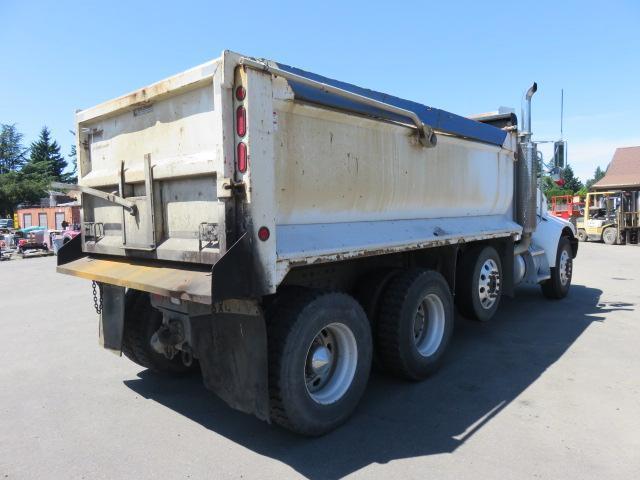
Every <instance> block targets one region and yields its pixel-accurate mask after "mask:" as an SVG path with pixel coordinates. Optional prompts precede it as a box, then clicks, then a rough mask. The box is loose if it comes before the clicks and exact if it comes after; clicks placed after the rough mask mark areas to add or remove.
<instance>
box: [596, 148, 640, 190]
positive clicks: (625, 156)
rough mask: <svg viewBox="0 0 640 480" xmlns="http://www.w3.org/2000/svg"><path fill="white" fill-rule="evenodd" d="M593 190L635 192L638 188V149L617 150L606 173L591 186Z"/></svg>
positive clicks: (639, 182) (639, 165)
mask: <svg viewBox="0 0 640 480" xmlns="http://www.w3.org/2000/svg"><path fill="white" fill-rule="evenodd" d="M592 188H593V189H594V190H620V189H622V190H637V189H639V188H640V147H625V148H617V149H616V152H615V153H614V154H613V159H612V160H611V163H610V164H609V167H608V168H607V173H606V174H605V176H604V177H602V178H601V179H600V180H599V181H597V182H596V183H594V184H593V186H592Z"/></svg>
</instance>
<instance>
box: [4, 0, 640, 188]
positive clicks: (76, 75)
mask: <svg viewBox="0 0 640 480" xmlns="http://www.w3.org/2000/svg"><path fill="white" fill-rule="evenodd" d="M306 5H307V3H305V2H301V1H297V2H266V1H261V2H250V1H242V2H233V1H228V2H214V1H211V2H206V1H188V0H183V1H179V2H178V1H174V2H162V1H146V0H141V1H136V0H129V1H127V2H121V1H115V0H114V1H111V2H105V1H104V0H102V1H100V2H96V1H92V0H83V1H81V2H80V1H65V0H58V1H55V2H44V1H36V0H30V1H26V0H0V19H1V23H0V59H1V60H0V122H2V123H17V124H18V128H19V129H20V130H21V131H22V132H23V133H24V134H25V138H26V140H27V141H28V142H30V141H32V140H33V139H34V138H35V137H36V136H37V134H38V131H39V129H40V128H41V127H42V125H47V126H49V127H50V128H51V130H52V131H53V134H54V136H55V138H56V139H57V140H58V141H59V143H60V144H61V145H62V146H63V150H64V151H65V152H68V150H69V148H70V145H71V144H72V143H73V136H72V135H71V134H70V133H69V132H68V130H70V129H73V128H74V124H73V114H74V111H75V110H76V109H82V108H86V107H89V106H92V105H95V104H97V103H99V102H101V101H104V100H106V99H109V98H112V97H115V96H119V95H121V94H124V93H127V92H129V91H131V90H134V89H136V88H139V87H142V86H144V85H146V84H149V83H152V82H154V81H157V80H160V79H162V78H164V77H167V76H169V75H172V74H174V73H177V72H179V71H182V70H184V69H187V68H190V67H192V66H195V65H197V64H199V63H202V62H205V61H207V60H209V59H211V58H214V57H217V56H218V55H219V54H220V52H221V51H222V50H224V49H231V50H235V51H238V52H241V53H245V54H247V55H251V56H258V57H266V58H271V59H274V60H278V61H280V62H283V63H288V64H290V65H295V66H297V67H300V68H304V69H307V70H311V71H314V72H317V73H320V74H323V75H326V76H329V77H333V78H338V79H340V80H344V81H348V82H351V83H355V84H358V85H361V86H364V87H368V88H373V89H377V90H381V91H383V92H388V93H392V94H395V95H398V96H401V97H404V98H409V99H411V100H416V101H419V102H422V103H425V104H427V105H431V106H434V107H439V108H443V109H445V110H449V111H451V112H454V113H458V114H462V115H466V114H473V113H478V112H485V111H490V110H495V109H497V107H499V106H510V107H515V108H517V111H518V112H519V106H520V99H521V95H522V92H523V91H524V90H525V89H526V88H527V87H528V85H529V84H530V83H531V82H532V81H533V80H535V81H537V82H538V85H539V90H538V94H537V95H536V96H535V97H534V110H533V127H534V133H535V135H536V137H537V138H538V139H555V138H557V137H558V136H559V134H560V131H559V123H560V121H559V117H560V89H561V88H564V91H565V129H564V130H565V132H564V133H565V138H566V140H567V141H568V142H569V161H570V163H571V164H572V165H573V167H574V170H576V172H577V174H578V175H579V176H581V177H583V178H586V177H589V176H591V174H592V172H593V170H594V169H595V167H596V165H600V166H603V167H604V166H606V164H607V163H608V162H609V160H610V158H611V156H612V154H613V151H614V149H615V148H616V147H617V146H629V145H640V120H639V119H640V115H639V111H640V88H639V84H640V33H639V31H638V25H640V2H638V1H637V0H635V1H620V2H618V1H608V2H589V1H583V2H571V1H567V2H561V1H555V2H546V1H537V2H505V1H502V2H488V1H470V2H455V1H448V2H437V3H436V2H426V1H425V2H400V1H396V2H387V3H384V4H383V3H380V6H377V5H376V2H372V1H367V2H359V1H351V2H346V1H341V2H331V1H326V2H308V5H309V6H306ZM382 5H385V6H382Z"/></svg>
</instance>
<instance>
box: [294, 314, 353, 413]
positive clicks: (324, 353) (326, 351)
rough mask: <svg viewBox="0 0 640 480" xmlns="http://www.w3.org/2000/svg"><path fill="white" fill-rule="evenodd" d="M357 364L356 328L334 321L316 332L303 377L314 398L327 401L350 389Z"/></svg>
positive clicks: (325, 403)
mask: <svg viewBox="0 0 640 480" xmlns="http://www.w3.org/2000/svg"><path fill="white" fill-rule="evenodd" d="M357 364H358V347H357V344H356V339H355V336H354V335H353V332H352V331H351V330H350V329H349V328H348V327H347V326H346V325H344V324H342V323H338V322H336V323H331V324H329V325H327V326H326V327H325V328H323V329H322V330H320V332H318V334H317V335H316V336H315V338H314V339H313V341H312V342H311V345H309V350H308V352H307V357H306V361H305V367H304V380H305V384H306V387H307V392H309V396H310V397H311V399H312V400H314V401H315V402H317V403H320V404H323V405H327V404H330V403H334V402H336V401H337V400H339V399H340V398H341V397H342V396H343V395H344V394H345V392H346V391H347V390H348V389H349V386H350V385H351V381H352V380H353V376H354V375H355V371H356V367H357Z"/></svg>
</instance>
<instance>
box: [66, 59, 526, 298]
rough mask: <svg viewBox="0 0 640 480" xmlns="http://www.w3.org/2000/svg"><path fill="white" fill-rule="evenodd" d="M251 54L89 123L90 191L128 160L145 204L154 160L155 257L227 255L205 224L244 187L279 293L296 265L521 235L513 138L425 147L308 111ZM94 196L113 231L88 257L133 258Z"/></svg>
mask: <svg viewBox="0 0 640 480" xmlns="http://www.w3.org/2000/svg"><path fill="white" fill-rule="evenodd" d="M239 58H240V57H239V56H238V55H237V54H233V53H231V52H224V53H223V56H222V57H221V58H220V59H218V60H215V61H213V62H209V63H208V64H205V65H203V66H201V67H198V68H196V69H192V70H190V71H188V72H185V73H183V74H179V75H176V76H175V77H171V78H170V79H167V80H164V81H162V82H159V83H158V84H155V85H153V86H151V87H147V88H145V89H141V90H139V91H137V92H134V93H133V94H130V95H126V96H124V97H120V98H119V99H116V100H113V101H110V102H106V103H104V104H102V105H99V106H98V107H95V108H93V109H89V110H87V111H84V112H80V113H79V114H78V117H77V118H78V122H79V123H78V130H79V132H80V135H79V145H78V148H79V152H80V165H81V179H80V182H81V183H83V184H85V185H89V186H94V187H97V188H101V189H103V190H105V191H113V190H114V189H116V188H117V184H118V181H119V175H120V173H119V172H120V171H119V169H120V165H121V163H122V162H124V165H125V168H124V180H125V183H126V185H127V188H128V189H129V190H130V192H129V195H138V196H141V195H145V194H146V192H145V191H144V182H143V181H144V169H143V168H142V166H143V158H144V155H145V154H146V153H150V154H151V159H152V160H151V163H152V169H153V178H154V181H155V182H156V183H155V184H154V189H155V191H156V196H155V197H154V201H155V204H156V206H157V207H156V212H155V213H156V215H155V216H156V222H157V223H158V230H157V231H158V232H159V234H158V242H157V248H156V249H155V250H154V251H153V254H152V255H153V256H154V257H155V258H158V259H165V260H180V261H189V262H196V263H208V264H211V263H213V262H214V261H216V260H217V259H218V258H220V255H222V254H224V251H225V246H224V245H219V246H218V248H214V249H211V251H210V255H205V254H204V252H203V253H200V252H198V251H197V250H198V247H197V243H198V241H197V227H198V225H199V224H200V223H202V222H207V223H216V222H218V223H221V224H223V223H225V221H226V214H225V209H224V205H225V201H229V199H230V198H231V196H232V193H231V190H230V189H229V188H228V186H229V185H230V183H231V182H232V181H236V182H240V183H241V185H242V187H241V188H244V196H242V197H239V198H242V202H244V205H245V208H243V209H242V210H241V211H242V212H243V214H244V215H246V217H245V218H244V219H243V220H241V221H238V222H237V224H241V225H244V226H245V227H246V228H248V229H249V230H250V233H251V235H252V236H253V237H254V240H255V241H254V246H255V247H254V248H255V256H256V258H257V262H258V267H259V270H260V271H261V275H264V281H265V282H266V283H267V284H268V288H269V290H270V291H275V289H276V287H277V285H278V282H279V281H280V280H281V279H282V277H283V275H284V273H286V271H287V270H288V269H289V268H290V267H291V265H297V264H303V263H313V262H317V261H335V260H340V259H343V258H350V257H353V256H361V255H375V254H381V253H388V252H391V251H402V250H403V249H415V248H421V247H428V246H433V245H440V244H446V243H457V242H465V241H471V240H474V239H480V238H491V237H495V236H509V235H517V234H519V233H520V228H519V226H518V225H517V224H515V223H514V222H513V218H512V209H513V169H514V152H513V150H514V148H513V145H514V142H513V138H512V136H513V134H507V133H505V134H504V137H505V140H504V142H503V143H502V144H501V143H500V142H499V141H495V142H493V144H492V143H491V142H484V143H483V142H477V141H471V140H469V139H466V138H461V137H456V136H451V135H448V134H446V133H443V132H442V131H440V132H439V134H438V145H437V146H436V147H435V148H430V149H426V148H422V147H421V146H420V145H419V144H418V143H417V142H416V139H415V136H414V135H413V130H412V128H407V126H406V125H403V124H402V123H398V122H396V121H392V120H393V119H384V120H381V119H374V118H371V117H366V116H364V115H359V114H354V113H349V112H345V111H338V110H336V109H335V108H334V107H335V106H334V105H328V106H327V105H325V106H318V105H311V104H308V103H302V102H300V99H299V98H298V99H296V93H295V88H294V87H295V86H292V85H291V84H289V83H288V82H287V81H286V80H285V79H283V78H274V77H272V76H271V75H269V74H266V73H264V72H260V71H257V70H249V69H243V68H237V65H238V60H239ZM238 82H240V83H243V85H244V86H245V88H247V98H246V100H245V101H244V106H245V107H246V109H247V133H246V135H245V137H244V138H243V140H244V141H245V142H247V145H248V150H249V170H248V172H247V173H246V174H245V175H239V174H238V172H236V171H235V150H236V145H237V142H238V141H239V140H240V139H239V138H237V136H236V135H234V134H233V131H234V130H235V124H234V122H235V117H234V111H235V109H236V108H237V106H238V105H237V103H238V102H237V101H235V100H234V99H233V91H234V86H235V85H236V84H237V83H238ZM327 107H331V108H327ZM474 123H475V122H474ZM492 128H493V127H492ZM83 201H84V221H95V222H100V223H103V224H104V232H105V235H104V237H103V238H101V239H100V240H99V241H97V242H94V243H93V244H90V245H89V244H87V243H85V250H89V251H92V252H95V253H106V254H110V255H119V256H121V255H124V252H123V250H122V248H121V247H122V240H121V236H122V235H121V229H122V225H121V222H122V209H121V207H119V206H116V205H113V204H110V203H108V202H105V201H104V200H101V199H97V198H94V197H88V196H87V195H84V196H83ZM438 219H443V220H441V221H440V220H438ZM483 219H484V220H483ZM394 222H408V223H405V224H402V225H403V227H402V228H399V227H398V225H400V224H397V223H394ZM483 222H484V223H483ZM260 226H267V227H268V228H269V230H270V232H271V236H270V238H269V239H268V240H267V241H260V240H257V229H258V228H259V227H260ZM388 229H395V230H394V231H393V235H389V231H388ZM327 232H330V234H327ZM391 237H393V238H391ZM129 254H130V255H131V254H133V255H140V256H144V255H143V254H142V253H137V252H136V253H132V252H129ZM145 255H146V256H147V257H148V256H149V254H148V253H147V254H145Z"/></svg>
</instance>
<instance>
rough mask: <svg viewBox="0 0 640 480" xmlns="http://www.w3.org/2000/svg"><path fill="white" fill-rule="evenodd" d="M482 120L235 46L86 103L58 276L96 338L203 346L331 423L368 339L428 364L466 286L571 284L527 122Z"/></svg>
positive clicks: (289, 410)
mask: <svg viewBox="0 0 640 480" xmlns="http://www.w3.org/2000/svg"><path fill="white" fill-rule="evenodd" d="M536 88H537V86H536V84H533V86H532V87H531V88H530V89H529V90H528V92H527V94H526V101H527V109H526V111H527V112H529V113H530V108H529V104H530V100H531V96H532V95H533V94H534V93H535V90H536ZM477 118H478V121H476V120H472V119H468V118H463V117H460V116H457V115H454V114H451V113H448V112H445V111H442V110H438V109H435V108H431V107H427V106H425V105H420V104H417V103H415V102H411V101H408V100H404V99H401V98H398V97H393V96H390V95H386V94H382V93H379V92H375V91H371V90H366V89H363V88H360V87H357V86H354V85H350V84H346V83H344V82H339V81H336V80H332V79H329V78H325V77H321V76H319V75H315V74H312V73H309V72H305V71H302V70H299V69H296V68H293V67H289V66H286V65H281V64H277V63H275V62H269V61H257V60H255V59H252V58H249V57H243V56H240V55H238V54H235V53H231V52H224V53H223V55H222V56H221V57H220V58H219V59H217V60H214V61H212V62H209V63H207V64H204V65H202V66H200V67H197V68H195V69H192V70H189V71H187V72H184V73H182V74H179V75H176V76H174V77H171V78H169V79H167V80H164V81H162V82H159V83H157V84H154V85H151V86H149V87H147V88H144V89H141V90H138V91H136V92H134V93H132V94H129V95H126V96H124V97H121V98H118V99H115V100H112V101H109V102H106V103H104V104H101V105H99V106H97V107H94V108H91V109H88V110H84V111H81V112H79V113H78V114H77V119H78V154H79V168H80V172H79V185H78V186H75V187H73V188H75V189H77V190H79V191H81V192H82V234H81V236H77V237H76V238H74V239H72V240H71V241H69V242H68V243H67V244H66V245H65V246H63V247H62V248H61V249H60V251H59V253H58V270H59V271H60V272H62V273H66V274H71V275H76V276H80V277H83V278H86V279H89V280H93V281H94V282H96V283H97V285H95V284H94V289H95V290H94V292H95V295H96V303H95V304H96V310H98V312H99V314H100V339H101V342H102V345H103V346H104V347H105V348H107V349H110V350H113V351H115V352H117V353H124V354H125V355H126V356H128V357H129V358H130V359H131V360H133V361H134V362H136V363H138V364H140V365H141V366H143V367H145V368H150V369H152V370H155V371H160V372H163V371H164V372H172V373H179V372H187V371H191V369H192V367H193V366H194V365H193V361H194V359H197V362H198V363H197V365H198V366H199V368H200V370H201V372H202V376H203V380H204V383H205V385H206V387H207V388H209V389H210V390H212V391H214V392H215V393H216V394H218V395H219V396H220V397H221V398H222V399H223V400H224V401H225V402H227V403H228V404H229V405H230V406H232V407H233V408H236V409H238V410H241V411H244V412H248V413H252V414H255V415H256V416H257V417H259V418H262V419H265V420H269V421H274V422H277V423H279V424H281V425H283V426H285V427H286V428H289V429H291V430H293V431H296V432H299V433H304V434H305V435H317V434H321V433H324V432H327V431H329V430H331V429H333V428H335V427H336V426H337V425H339V424H340V423H342V422H343V421H345V420H346V418H347V417H348V415H349V414H350V413H351V411H352V410H353V409H354V408H355V405H356V404H357V401H358V399H359V397H360V395H362V394H363V393H364V388H365V385H366V379H367V376H368V373H369V371H370V367H371V359H372V357H373V354H374V353H373V352H374V349H375V351H376V352H377V353H376V355H378V358H379V361H380V362H381V365H383V366H384V365H387V366H388V367H389V371H394V372H395V373H396V374H398V375H400V376H402V377H404V378H411V379H414V380H416V379H421V378H424V377H425V376H427V375H429V374H430V373H432V372H433V371H435V369H436V368H437V366H438V365H439V363H440V362H441V359H442V358H443V357H442V355H443V352H444V351H445V349H446V347H447V344H448V342H449V339H450V337H451V332H452V331H453V322H454V317H455V315H454V298H455V305H456V306H457V307H458V308H459V309H460V311H461V312H462V313H463V314H464V315H466V316H470V317H471V318H476V319H477V320H482V321H487V320H489V319H490V318H491V317H492V316H493V315H494V314H495V312H496V309H497V308H498V305H499V301H500V297H501V295H503V294H504V295H513V289H514V285H516V284H519V283H531V284H541V285H542V289H543V292H544V294H545V295H546V296H549V297H551V298H562V297H564V296H565V295H567V293H568V291H569V286H570V282H571V271H572V259H573V258H574V257H575V256H576V253H577V241H576V240H575V238H574V230H573V227H572V226H571V225H570V224H569V223H568V222H565V221H563V220H561V219H558V218H555V217H553V216H551V215H549V214H547V209H546V206H545V203H544V199H543V196H542V195H541V194H539V196H538V197H537V200H536V177H537V174H536V168H535V165H536V162H535V159H536V158H537V154H536V147H535V143H534V142H532V141H531V132H530V129H528V128H525V131H523V132H520V133H518V131H517V119H516V118H515V115H513V114H504V113H496V114H483V115H480V116H479V117H477ZM525 118H526V119H527V121H526V123H525V125H528V126H530V115H527V116H526V117H525ZM454 294H455V297H454ZM98 296H99V297H100V300H98V298H97V297H98ZM374 338H375V339H376V341H375V342H374V341H373V339H374ZM385 368H386V367H385Z"/></svg>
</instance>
